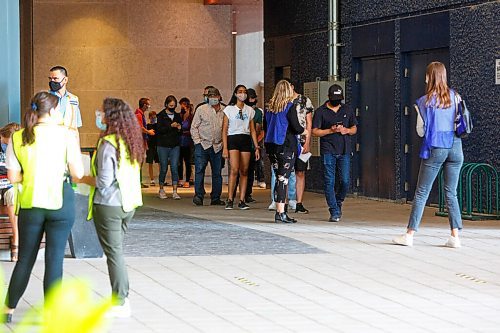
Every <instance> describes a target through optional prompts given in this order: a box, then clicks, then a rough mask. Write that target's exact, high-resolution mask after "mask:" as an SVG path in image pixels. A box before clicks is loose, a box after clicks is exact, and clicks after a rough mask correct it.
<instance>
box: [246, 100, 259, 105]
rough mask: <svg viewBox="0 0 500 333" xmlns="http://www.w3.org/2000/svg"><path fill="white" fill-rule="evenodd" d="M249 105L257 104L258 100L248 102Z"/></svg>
mask: <svg viewBox="0 0 500 333" xmlns="http://www.w3.org/2000/svg"><path fill="white" fill-rule="evenodd" d="M247 105H248V106H255V105H257V101H253V102H248V103H247Z"/></svg>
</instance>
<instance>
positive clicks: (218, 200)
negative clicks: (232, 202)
mask: <svg viewBox="0 0 500 333" xmlns="http://www.w3.org/2000/svg"><path fill="white" fill-rule="evenodd" d="M225 204H226V203H225V202H224V201H222V200H220V199H217V200H213V201H210V205H211V206H224V205H225Z"/></svg>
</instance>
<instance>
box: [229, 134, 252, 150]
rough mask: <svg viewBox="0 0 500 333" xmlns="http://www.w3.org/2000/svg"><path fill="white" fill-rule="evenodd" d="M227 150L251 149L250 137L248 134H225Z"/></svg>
mask: <svg viewBox="0 0 500 333" xmlns="http://www.w3.org/2000/svg"><path fill="white" fill-rule="evenodd" d="M227 150H239V151H244V152H251V151H252V137H251V136H250V135H248V134H235V135H228V136H227Z"/></svg>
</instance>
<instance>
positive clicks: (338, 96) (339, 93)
mask: <svg viewBox="0 0 500 333" xmlns="http://www.w3.org/2000/svg"><path fill="white" fill-rule="evenodd" d="M328 98H329V99H330V100H332V101H336V100H342V99H344V89H342V87H341V86H339V85H338V84H332V85H331V86H330V88H329V89H328Z"/></svg>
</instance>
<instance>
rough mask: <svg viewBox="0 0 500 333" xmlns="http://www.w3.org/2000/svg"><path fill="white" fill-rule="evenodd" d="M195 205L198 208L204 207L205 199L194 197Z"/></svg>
mask: <svg viewBox="0 0 500 333" xmlns="http://www.w3.org/2000/svg"><path fill="white" fill-rule="evenodd" d="M193 203H194V204H195V205H196V206H203V198H200V197H199V196H197V195H195V196H194V197H193Z"/></svg>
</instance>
